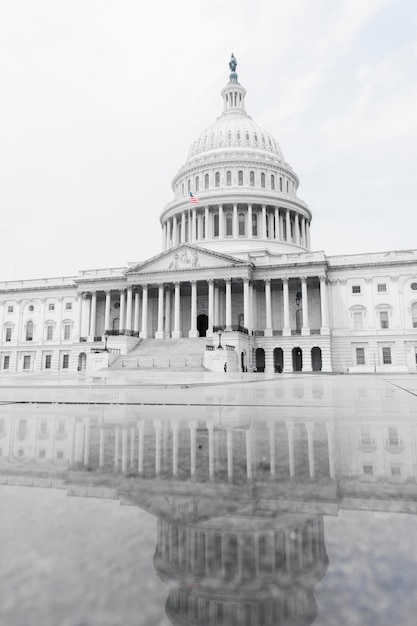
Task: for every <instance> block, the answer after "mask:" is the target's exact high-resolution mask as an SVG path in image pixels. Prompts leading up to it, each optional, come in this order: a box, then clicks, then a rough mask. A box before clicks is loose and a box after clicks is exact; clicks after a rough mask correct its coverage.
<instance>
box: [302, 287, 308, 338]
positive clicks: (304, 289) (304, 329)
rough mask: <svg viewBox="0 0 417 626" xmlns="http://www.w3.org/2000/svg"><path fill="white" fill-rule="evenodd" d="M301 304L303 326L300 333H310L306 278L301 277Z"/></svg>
mask: <svg viewBox="0 0 417 626" xmlns="http://www.w3.org/2000/svg"><path fill="white" fill-rule="evenodd" d="M301 305H302V307H303V308H302V311H303V327H302V329H301V334H302V335H309V334H310V327H309V324H308V293H307V278H306V277H305V276H302V277H301Z"/></svg>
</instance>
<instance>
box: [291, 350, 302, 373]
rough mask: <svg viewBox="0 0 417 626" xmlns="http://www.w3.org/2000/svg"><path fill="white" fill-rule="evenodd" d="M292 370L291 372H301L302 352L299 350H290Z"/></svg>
mask: <svg viewBox="0 0 417 626" xmlns="http://www.w3.org/2000/svg"><path fill="white" fill-rule="evenodd" d="M292 369H293V372H302V371H303V351H302V350H301V348H293V349H292Z"/></svg>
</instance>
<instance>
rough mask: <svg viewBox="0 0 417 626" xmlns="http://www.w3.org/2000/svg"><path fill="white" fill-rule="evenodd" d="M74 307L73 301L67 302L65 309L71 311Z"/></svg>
mask: <svg viewBox="0 0 417 626" xmlns="http://www.w3.org/2000/svg"><path fill="white" fill-rule="evenodd" d="M71 309H72V302H66V303H65V310H66V311H71Z"/></svg>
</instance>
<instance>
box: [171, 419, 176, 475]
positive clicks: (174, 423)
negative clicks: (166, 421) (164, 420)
mask: <svg viewBox="0 0 417 626" xmlns="http://www.w3.org/2000/svg"><path fill="white" fill-rule="evenodd" d="M171 423H172V474H173V476H174V478H177V476H178V422H171Z"/></svg>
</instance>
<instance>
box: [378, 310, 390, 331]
mask: <svg viewBox="0 0 417 626" xmlns="http://www.w3.org/2000/svg"><path fill="white" fill-rule="evenodd" d="M379 321H380V324H381V328H389V320H388V311H381V312H380V314H379Z"/></svg>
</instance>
